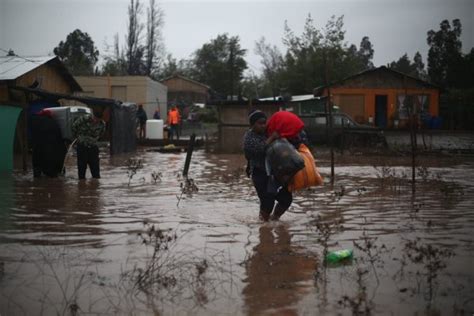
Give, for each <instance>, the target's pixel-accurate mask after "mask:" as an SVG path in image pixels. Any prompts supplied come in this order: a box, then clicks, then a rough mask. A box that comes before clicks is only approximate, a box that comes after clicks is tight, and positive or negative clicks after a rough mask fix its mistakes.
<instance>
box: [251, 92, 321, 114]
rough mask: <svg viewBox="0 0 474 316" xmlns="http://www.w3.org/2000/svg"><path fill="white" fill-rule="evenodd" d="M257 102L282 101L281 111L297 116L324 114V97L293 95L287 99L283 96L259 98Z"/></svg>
mask: <svg viewBox="0 0 474 316" xmlns="http://www.w3.org/2000/svg"><path fill="white" fill-rule="evenodd" d="M258 100H259V101H274V100H275V101H283V105H282V110H286V111H290V112H293V113H295V114H297V115H311V114H314V113H318V112H324V111H325V108H326V97H319V96H318V97H315V96H314V95H312V94H303V95H293V96H291V97H289V98H287V99H285V98H284V97H283V96H276V97H274V98H273V97H269V98H260V99H258Z"/></svg>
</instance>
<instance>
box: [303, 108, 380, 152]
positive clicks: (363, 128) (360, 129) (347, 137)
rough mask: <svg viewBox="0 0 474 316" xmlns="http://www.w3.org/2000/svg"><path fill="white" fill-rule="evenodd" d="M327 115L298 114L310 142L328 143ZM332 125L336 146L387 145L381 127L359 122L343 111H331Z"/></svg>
mask: <svg viewBox="0 0 474 316" xmlns="http://www.w3.org/2000/svg"><path fill="white" fill-rule="evenodd" d="M328 117H329V114H328V113H326V112H321V113H314V114H311V115H301V116H300V118H301V120H302V121H303V122H304V125H305V132H306V134H307V136H308V139H309V141H310V142H311V143H316V144H328V143H329V138H330V132H329V121H328ZM332 127H333V129H332V131H333V133H332V134H333V139H334V144H336V145H337V146H341V147H346V146H387V140H386V139H385V135H384V134H383V131H382V129H380V128H378V127H375V126H371V125H365V124H359V123H357V122H356V121H354V120H353V119H352V118H351V117H350V116H349V115H347V114H345V113H342V112H336V113H332Z"/></svg>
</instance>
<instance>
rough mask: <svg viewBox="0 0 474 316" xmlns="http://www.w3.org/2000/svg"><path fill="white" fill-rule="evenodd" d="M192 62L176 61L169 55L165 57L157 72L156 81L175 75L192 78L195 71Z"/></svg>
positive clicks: (185, 60)
mask: <svg viewBox="0 0 474 316" xmlns="http://www.w3.org/2000/svg"><path fill="white" fill-rule="evenodd" d="M193 67H194V66H193V61H192V60H187V59H181V60H179V61H178V60H176V58H173V56H172V55H171V54H168V55H167V56H166V59H165V60H164V61H163V64H162V65H161V67H160V70H159V76H158V79H160V80H162V79H165V78H168V77H171V76H173V75H175V74H178V75H182V76H184V77H188V78H192V77H193V74H194V73H196V71H195V70H194V68H193Z"/></svg>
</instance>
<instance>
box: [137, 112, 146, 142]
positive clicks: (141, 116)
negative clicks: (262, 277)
mask: <svg viewBox="0 0 474 316" xmlns="http://www.w3.org/2000/svg"><path fill="white" fill-rule="evenodd" d="M137 119H138V124H139V126H140V131H139V133H138V137H139V138H140V139H145V138H146V129H145V127H146V121H147V119H148V116H147V115H146V112H145V110H144V109H143V105H142V104H139V105H138V110H137Z"/></svg>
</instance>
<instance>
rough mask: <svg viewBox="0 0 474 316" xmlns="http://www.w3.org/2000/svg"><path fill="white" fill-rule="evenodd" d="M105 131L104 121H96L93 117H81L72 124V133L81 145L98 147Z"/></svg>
mask: <svg viewBox="0 0 474 316" xmlns="http://www.w3.org/2000/svg"><path fill="white" fill-rule="evenodd" d="M104 131H105V123H104V122H103V121H102V120H94V118H93V117H92V116H91V115H84V116H81V117H79V118H78V119H76V120H75V121H74V123H73V124H72V133H73V135H74V137H75V138H77V142H78V143H79V144H81V145H84V146H87V147H92V146H97V142H98V141H99V138H100V136H102V134H103V133H104Z"/></svg>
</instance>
